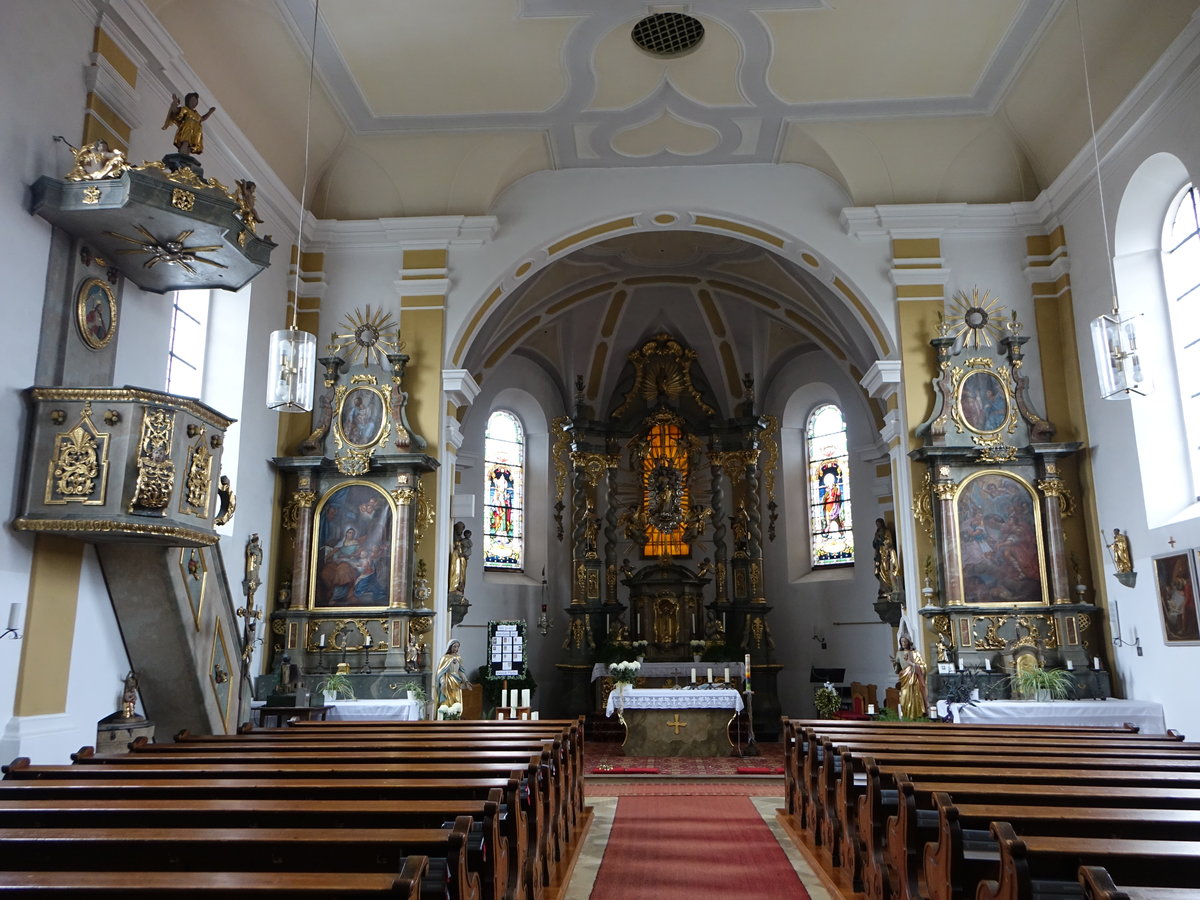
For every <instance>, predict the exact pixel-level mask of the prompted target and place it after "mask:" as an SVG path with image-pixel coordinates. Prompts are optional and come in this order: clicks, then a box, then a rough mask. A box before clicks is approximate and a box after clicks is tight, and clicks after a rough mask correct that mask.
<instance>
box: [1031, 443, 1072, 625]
mask: <svg viewBox="0 0 1200 900" xmlns="http://www.w3.org/2000/svg"><path fill="white" fill-rule="evenodd" d="M1038 463H1039V465H1038V470H1039V471H1038V476H1039V477H1038V483H1037V486H1038V490H1039V491H1040V492H1041V495H1042V528H1043V532H1044V540H1045V548H1046V568H1047V569H1048V570H1049V575H1050V593H1051V598H1050V599H1051V602H1052V603H1071V602H1073V601H1072V598H1071V581H1070V575H1069V574H1068V572H1067V554H1066V544H1065V541H1064V536H1063V504H1064V503H1065V502H1068V501H1067V491H1066V486H1065V485H1064V484H1063V482H1062V479H1061V478H1059V475H1058V463H1057V461H1056V460H1054V459H1047V458H1045V457H1039V458H1038Z"/></svg>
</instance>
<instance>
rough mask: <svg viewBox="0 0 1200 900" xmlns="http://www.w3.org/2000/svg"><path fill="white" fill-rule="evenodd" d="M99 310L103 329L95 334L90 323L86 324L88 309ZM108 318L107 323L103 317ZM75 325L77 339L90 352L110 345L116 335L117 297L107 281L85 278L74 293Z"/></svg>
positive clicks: (89, 310)
mask: <svg viewBox="0 0 1200 900" xmlns="http://www.w3.org/2000/svg"><path fill="white" fill-rule="evenodd" d="M92 306H95V307H96V308H98V309H99V310H100V315H101V319H100V322H101V324H103V325H104V326H105V327H104V329H103V331H101V332H99V333H97V331H95V330H93V328H92V323H89V322H88V315H89V313H90V312H91V309H90V307H92ZM104 315H107V316H108V321H107V323H105V322H104V320H103V316H104ZM75 325H76V326H77V327H78V328H79V337H80V338H82V340H83V342H84V343H85V344H86V345H87V346H88V347H90V348H91V349H92V350H103V349H104V348H105V347H107V346H108V345H109V343H111V341H112V339H113V336H114V335H115V334H116V333H117V297H116V295H115V294H114V293H113V289H112V287H111V286H110V285H109V283H108V282H107V281H104V280H103V279H101V278H85V279H84V280H83V282H82V283H81V284H80V285H79V290H78V291H76V293H75Z"/></svg>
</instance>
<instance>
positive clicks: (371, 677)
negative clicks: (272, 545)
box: [269, 306, 437, 698]
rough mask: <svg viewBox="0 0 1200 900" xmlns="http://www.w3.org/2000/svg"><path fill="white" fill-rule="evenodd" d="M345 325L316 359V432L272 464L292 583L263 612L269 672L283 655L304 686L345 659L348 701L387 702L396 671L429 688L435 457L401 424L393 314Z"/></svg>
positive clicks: (404, 417)
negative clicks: (425, 480) (422, 554)
mask: <svg viewBox="0 0 1200 900" xmlns="http://www.w3.org/2000/svg"><path fill="white" fill-rule="evenodd" d="M345 328H346V330H345V332H344V333H335V334H334V335H333V338H332V340H331V342H330V344H329V347H328V355H327V356H325V357H322V358H321V359H320V360H319V361H320V363H321V365H322V366H323V367H324V369H325V375H324V379H323V386H321V385H319V394H318V398H317V408H316V411H315V412H314V414H313V430H312V433H311V434H309V435H308V436H307V437H306V438H304V439H303V440H302V441H300V443H299V444H298V446H297V447H296V451H295V454H294V455H292V456H288V457H280V458H276V459H275V460H274V465H275V467H276V469H278V470H279V471H281V472H283V473H284V474H285V475H286V476H287V480H288V482H289V486H290V490H289V491H287V492H285V494H284V495H283V496H284V498H285V505H284V507H283V510H282V514H281V516H282V524H283V528H284V534H285V535H288V536H290V537H291V541H290V549H291V553H290V560H287V561H285V566H286V568H287V570H288V571H290V575H291V577H290V580H289V583H288V586H287V587H286V588H285V589H284V590H283V591H281V596H280V597H279V602H278V603H277V606H276V609H275V611H274V612H272V614H271V627H270V637H269V642H270V648H271V652H272V670H273V671H278V670H279V667H280V660H282V659H288V660H290V665H292V666H295V667H296V668H297V669H298V671H299V672H300V673H302V676H303V677H304V678H305V683H306V684H307V679H308V678H309V677H311V676H315V677H316V678H319V677H320V676H322V675H324V674H327V673H329V672H331V671H333V670H335V669H336V668H337V667H338V666H339V664H345V667H344V668H349V670H350V673H351V676H352V678H353V681H354V691H355V694H356V696H358V697H364V698H374V697H389V696H391V693H392V692H391V691H390V690H389V683H390V681H394V680H395V675H396V674H397V673H405V674H406V675H408V676H409V677H412V676H417V677H419V678H420V679H421V680H423V681H424V682H425V687H426V689H428V688H429V683H428V673H429V671H430V666H431V658H430V654H431V652H433V651H431V649H430V648H429V646H428V644H429V640H428V638H427V635H429V633H430V632H431V630H432V623H433V616H434V611H433V609H432V608H431V607H430V604H429V599H430V597H431V591H430V588H429V583H428V578H427V575H426V566H425V562H424V560H423V559H419V558H418V555H417V554H418V550H419V546H420V542H421V538H422V536H423V531H424V529H426V528H427V527H428V526H429V524H430V522H431V520H432V513H431V505H430V503H429V501H428V500H427V499H426V498H425V496H424V494H423V491H422V486H421V476H422V475H423V474H424V473H426V472H431V471H433V470H434V469H435V468H436V467H437V461H436V460H434V459H433V458H431V457H430V456H428V455H427V454H426V453H425V452H424V451H425V447H426V442H425V439H424V438H423V437H421V436H420V435H418V434H416V433H414V432H413V430H412V428H411V426H410V425H409V423H408V414H407V403H408V394H407V393H406V392H405V391H404V387H403V381H404V371H405V367H406V365H407V363H408V360H409V357H408V355H407V354H405V353H404V352H403V349H404V345H403V344H402V343H401V341H400V334H399V331H398V330H397V329H396V326H395V323H394V321H393V319H392V317H391V314H390V313H383V312H380V311H375V312H372V310H371V308H370V307H369V306H368V307H367V309H366V312H365V313H362V312H360V311H359V310H355V311H354V312H353V313H352V314H351V315H350V316H348V317H347V321H346V322H345ZM322 387H323V389H322ZM284 654H286V656H285V655H284Z"/></svg>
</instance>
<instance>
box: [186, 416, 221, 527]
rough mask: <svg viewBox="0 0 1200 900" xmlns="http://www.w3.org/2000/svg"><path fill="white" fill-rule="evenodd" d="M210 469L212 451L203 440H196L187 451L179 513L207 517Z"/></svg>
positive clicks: (210, 479)
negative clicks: (185, 473) (185, 472)
mask: <svg viewBox="0 0 1200 900" xmlns="http://www.w3.org/2000/svg"><path fill="white" fill-rule="evenodd" d="M189 428H190V426H189ZM201 437H203V434H201ZM212 469H213V455H212V453H210V452H209V449H208V448H207V447H205V446H204V441H202V440H201V441H197V442H196V444H195V445H194V446H193V447H192V448H191V449H190V450H189V451H188V468H187V475H186V476H185V477H184V479H183V495H182V496H181V497H180V498H179V511H180V512H181V513H190V514H191V515H193V516H202V517H204V518H208V506H209V497H210V492H211V489H212Z"/></svg>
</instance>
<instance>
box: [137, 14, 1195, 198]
mask: <svg viewBox="0 0 1200 900" xmlns="http://www.w3.org/2000/svg"><path fill="white" fill-rule="evenodd" d="M147 5H148V6H149V8H150V9H151V11H152V12H153V13H154V14H155V15H156V17H157V18H158V19H159V20H160V22H161V23H162V24H163V25H164V27H165V28H166V29H167V30H168V32H169V33H170V34H171V36H172V37H173V38H174V39H175V40H176V41H177V42H178V44H179V45H180V46H181V47H182V49H183V51H184V54H185V56H186V60H187V62H188V64H189V65H190V66H191V67H192V68H193V69H194V70H195V71H196V72H197V74H198V75H199V76H200V77H201V78H202V79H203V81H204V83H205V84H206V85H208V86H209V88H210V89H211V90H213V91H215V92H217V95H218V97H219V98H220V103H221V107H220V109H219V114H220V115H222V116H229V117H230V118H231V119H232V120H233V121H234V122H236V124H237V125H238V127H239V128H240V129H241V130H242V131H243V132H244V133H245V134H246V135H247V136H248V137H249V139H250V140H251V141H252V142H253V143H254V144H255V146H256V148H257V149H258V150H259V151H260V152H261V153H262V155H263V156H264V157H265V158H266V159H267V160H268V161H269V162H270V163H271V164H272V165H273V166H274V167H276V169H277V171H278V172H279V173H280V174H281V175H282V176H283V177H284V179H285V181H286V182H287V183H288V185H289V186H290V187H292V188H294V189H295V192H296V194H297V195H299V181H300V178H301V172H302V171H303V152H302V150H303V137H304V113H305V97H306V91H307V85H308V63H309V55H310V47H311V35H312V33H313V21H314V2H313V0H206V2H204V3H195V2H192V0H147ZM1198 5H1200V2H1198V0H1153V2H1152V3H1151V4H1146V3H1139V2H1133V0H1082V2H1081V3H1080V15H1079V17H1078V19H1077V15H1076V3H1075V0H986V2H974V0H903V2H897V0H750V2H730V0H691V2H689V3H687V4H685V5H682V6H672V7H669V9H672V10H675V9H680V10H684V11H686V12H687V13H688V14H690V15H691V16H693V17H695V18H696V19H697V20H699V21H700V22H701V23H702V24H703V26H704V36H703V39H702V41H701V42H700V44H699V45H698V46H696V47H695V48H694V49H693V50H691V51H690V52H687V53H685V54H682V55H679V56H677V57H674V58H658V57H654V56H651V55H650V54H648V53H647V52H645V51H644V50H642V49H641V48H639V47H638V46H636V45H635V44H634V43H633V41H632V40H631V37H630V34H631V30H632V28H633V26H634V25H635V24H636V23H637V22H638V21H639V20H640V19H641V18H643V17H644V16H645V15H646V14H647V13H648V12H650V11H652V5H649V4H646V3H645V2H632V0H604V2H596V0H453V2H448V0H322V2H321V4H320V17H319V20H318V22H317V40H316V72H317V82H318V89H317V91H316V97H315V99H314V107H313V132H312V135H313V140H312V163H311V166H310V172H311V176H310V177H311V183H310V194H309V196H310V197H312V198H313V200H312V203H311V206H312V209H313V212H314V213H315V214H316V215H318V216H320V217H325V218H340V219H354V218H375V217H385V216H412V215H442V214H468V215H473V214H483V213H486V212H487V211H488V209H489V207H490V206H491V205H492V203H493V201H494V200H495V198H496V197H497V196H498V195H499V194H500V193H501V192H502V191H503V190H504V189H505V188H506V187H508V186H509V185H511V184H512V183H513V182H514V181H515V180H517V179H519V178H521V177H522V176H524V175H527V174H529V173H531V172H535V171H538V170H542V169H556V168H570V167H581V166H582V167H612V166H660V165H691V166H696V165H716V164H721V163H731V162H737V163H800V164H804V165H808V166H812V167H814V168H816V169H819V170H821V171H822V172H824V173H825V174H827V175H828V176H829V177H831V178H833V179H834V180H836V181H838V182H839V183H841V184H842V185H843V187H844V188H845V189H846V191H847V193H848V195H849V197H850V200H851V203H852V204H854V205H860V206H861V205H872V204H880V203H910V202H911V203H922V202H944V201H970V202H1008V201H1017V200H1028V199H1032V198H1033V197H1035V196H1036V195H1037V194H1038V192H1039V191H1040V190H1042V189H1043V188H1045V187H1046V186H1047V185H1048V184H1049V183H1050V182H1051V181H1052V180H1053V179H1054V178H1055V177H1056V176H1057V175H1058V174H1059V173H1060V172H1061V171H1062V169H1063V168H1064V166H1065V165H1066V164H1067V163H1068V162H1069V161H1070V160H1071V158H1072V157H1073V156H1074V155H1075V154H1076V153H1078V152H1079V151H1080V150H1081V148H1083V147H1084V145H1085V143H1086V141H1087V139H1088V135H1089V126H1088V119H1087V105H1086V99H1085V96H1084V80H1083V59H1082V56H1081V47H1083V48H1086V52H1087V61H1088V65H1089V74H1090V82H1091V88H1092V94H1093V99H1094V103H1095V112H1096V118H1097V121H1098V122H1101V121H1103V119H1104V118H1105V117H1106V116H1107V115H1108V114H1109V113H1111V112H1112V111H1113V109H1114V108H1115V107H1116V105H1117V104H1118V103H1119V102H1120V101H1121V100H1122V99H1123V98H1124V97H1125V96H1126V95H1127V94H1128V93H1129V91H1130V90H1131V89H1132V88H1133V87H1134V85H1135V84H1136V83H1137V82H1138V80H1139V79H1140V78H1142V76H1144V75H1145V74H1146V72H1147V71H1148V70H1149V68H1150V67H1151V66H1152V65H1153V63H1154V62H1155V61H1156V60H1157V59H1158V58H1159V56H1160V55H1161V54H1162V53H1163V51H1164V50H1165V49H1166V48H1167V46H1168V45H1169V44H1170V42H1171V40H1172V38H1174V37H1175V36H1176V35H1177V34H1178V33H1179V31H1180V29H1181V28H1182V27H1183V25H1184V24H1185V23H1186V22H1187V21H1188V19H1189V18H1190V17H1191V16H1192V15H1193V13H1194V12H1195V11H1196V9H1197V6H1198ZM657 9H659V7H653V10H657ZM1080 23H1082V29H1081V28H1080ZM1081 30H1082V41H1081ZM205 100H206V98H202V103H203V102H205Z"/></svg>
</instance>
